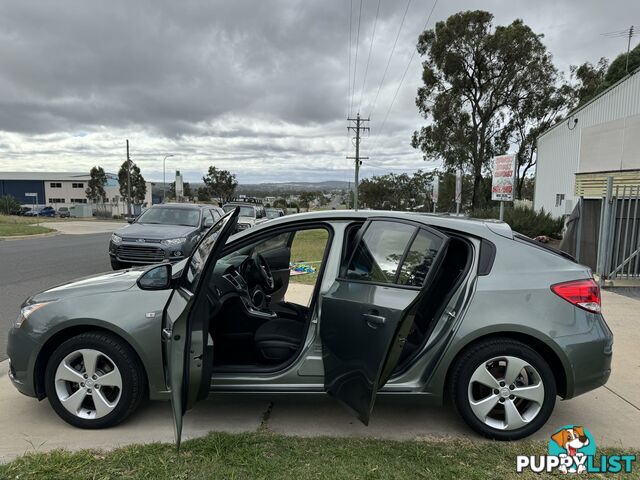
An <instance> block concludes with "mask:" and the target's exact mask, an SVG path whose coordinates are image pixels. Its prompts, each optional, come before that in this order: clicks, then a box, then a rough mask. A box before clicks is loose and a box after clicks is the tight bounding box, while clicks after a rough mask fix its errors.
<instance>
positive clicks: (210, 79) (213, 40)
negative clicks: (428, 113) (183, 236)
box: [0, 0, 640, 183]
mask: <svg viewBox="0 0 640 480" xmlns="http://www.w3.org/2000/svg"><path fill="white" fill-rule="evenodd" d="M351 4H352V5H353V13H352V16H351V20H352V28H351V37H352V42H351V51H350V43H349V19H350V5H351ZM377 6H378V0H363V2H362V15H361V17H360V31H359V36H358V17H359V11H360V0H322V1H319V0H318V1H309V0H306V1H304V0H300V1H290V0H289V1H270V0H256V1H248V0H247V1H244V0H233V1H232V0H227V1H211V0H206V1H204V0H203V1H180V2H175V1H174V2H169V1H166V2H161V1H153V2H151V1H136V2H131V1H124V0H123V1H114V0H110V1H108V2H97V1H87V0H77V1H67V0H56V1H53V0H52V1H49V2H39V1H28V2H25V1H22V2H12V1H4V2H2V3H0V171H15V170H37V171H48V170H55V171H87V170H88V169H89V168H90V167H91V166H93V165H101V166H103V167H104V168H105V170H107V171H111V172H117V169H118V167H119V165H120V164H121V163H122V162H123V161H124V159H125V139H126V138H128V139H129V140H130V143H131V158H132V159H133V160H134V161H135V162H137V163H138V164H139V166H140V167H141V169H142V172H143V175H144V176H145V177H146V178H147V179H148V180H161V179H162V158H163V156H164V155H165V154H166V153H171V154H175V157H172V158H169V159H167V171H168V172H173V170H175V169H180V170H181V171H182V172H183V174H184V176H185V179H186V180H187V181H199V180H200V178H201V177H202V174H203V172H204V171H205V170H206V168H207V166H208V165H211V164H213V165H216V166H218V167H221V168H225V169H228V170H231V171H232V172H234V173H236V174H237V176H238V178H239V180H240V181H241V182H242V183H253V182H263V181H305V180H312V179H313V180H330V179H332V180H350V179H351V178H352V170H353V168H352V162H351V161H349V160H346V159H345V156H346V155H352V154H353V152H352V148H351V144H350V141H349V139H348V137H347V131H346V120H345V118H346V116H347V113H348V110H349V105H350V104H351V105H352V107H351V114H355V113H356V112H357V111H358V109H359V111H360V112H361V113H362V114H363V115H365V116H368V115H371V136H370V138H367V139H364V140H363V145H362V150H363V151H362V154H363V155H369V156H370V157H371V158H370V160H368V161H365V162H364V165H363V170H362V172H363V175H364V176H371V175H374V174H383V173H386V172H389V171H393V172H402V171H414V170H416V169H418V168H425V169H431V168H433V166H434V165H433V164H430V163H426V162H424V161H423V160H422V158H421V156H420V154H419V152H417V151H416V150H414V149H412V148H411V146H410V145H409V143H410V137H411V133H412V132H413V130H415V129H416V128H418V127H419V126H420V125H421V124H423V120H422V119H421V118H420V117H419V115H418V113H417V109H416V107H415V104H414V99H415V95H416V89H417V87H418V85H419V82H420V59H419V57H418V55H415V57H414V58H413V62H412V63H411V64H410V66H409V70H408V71H407V75H406V78H405V80H404V83H402V85H401V88H400V89H399V90H398V85H399V82H400V80H401V78H402V75H403V72H404V71H405V68H406V67H407V64H408V63H409V59H410V57H411V54H412V51H413V50H414V49H415V43H416V40H417V37H418V34H419V33H420V31H421V30H422V28H423V26H424V24H425V22H426V20H427V17H428V14H429V11H430V10H431V9H432V7H433V0H411V2H410V4H409V8H408V13H407V15H406V18H405V21H404V24H403V26H402V29H401V30H400V35H399V39H398V43H397V47H396V49H395V52H394V55H393V56H392V57H391V63H390V67H389V70H388V73H387V75H386V78H385V80H384V82H382V77H383V72H384V70H385V66H386V65H387V61H388V59H389V57H390V53H391V50H392V46H393V43H394V40H395V38H396V35H397V34H398V31H399V27H400V24H401V21H402V18H403V14H404V11H405V8H406V6H407V0H381V2H380V11H379V15H378V19H377V22H375V17H376V9H377ZM466 9H484V10H488V11H490V12H492V13H493V14H494V15H495V23H496V24H506V23H510V22H511V21H513V20H514V19H516V18H522V19H523V20H524V21H525V23H527V24H528V25H530V26H531V27H532V28H533V30H534V31H535V32H537V33H542V34H544V36H545V38H544V42H545V43H546V45H547V47H548V48H549V50H550V51H551V53H552V54H553V57H554V60H555V63H556V65H557V66H558V68H560V69H561V70H563V71H565V72H568V68H569V65H571V64H577V63H581V62H583V61H586V60H588V61H592V62H595V61H597V60H598V58H600V57H601V56H606V57H609V58H611V57H613V56H615V55H616V54H618V53H620V52H621V51H623V50H625V49H626V39H622V38H616V39H610V38H606V37H603V36H602V35H601V34H602V33H606V32H611V31H617V30H621V29H624V28H627V27H628V26H629V24H632V23H635V24H636V25H639V24H640V2H638V1H629V0H624V1H623V0H609V1H601V0H571V1H568V0H538V1H531V0H527V1H520V0H508V1H507V0H505V1H495V0H494V1H490V0H487V1H483V2H474V1H470V0H466V1H444V0H440V3H438V4H436V6H435V9H434V12H433V16H432V18H431V21H430V22H429V24H428V28H430V27H433V25H434V22H435V21H438V20H443V19H446V18H447V17H448V16H449V15H451V14H452V13H455V12H457V11H459V10H466ZM374 24H375V35H373V30H374ZM372 35H373V48H372V49H371V56H370V59H369V51H370V46H371V41H372ZM356 38H358V40H359V41H358V43H357V63H356V62H355V59H356ZM636 40H637V37H636ZM636 43H637V42H636ZM350 58H351V67H349V65H350V63H349V59H350ZM367 63H369V67H368V70H367V68H366V65H367ZM365 70H366V71H367V75H366V78H365V75H364V74H365ZM354 71H355V89H353V88H350V82H349V74H350V73H351V82H354V80H353V75H354ZM351 87H353V83H352V84H351ZM363 87H364V88H363ZM378 89H380V93H379V95H378V98H377V101H376V102H375V104H374V99H375V98H376V94H377V92H378ZM351 90H353V91H354V93H353V94H352V95H350V91H351ZM396 91H398V95H397V98H396V100H395V102H394V103H393V105H392V108H391V109H390V110H389V107H390V105H391V102H392V99H393V97H394V95H395V93H396ZM387 112H389V114H388V118H387V121H386V123H384V126H382V123H383V120H384V118H385V116H386V115H387ZM381 127H382V128H381Z"/></svg>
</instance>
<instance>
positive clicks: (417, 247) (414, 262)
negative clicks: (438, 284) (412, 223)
mask: <svg viewBox="0 0 640 480" xmlns="http://www.w3.org/2000/svg"><path fill="white" fill-rule="evenodd" d="M441 246H442V240H441V239H440V238H438V237H436V236H435V235H433V234H431V233H429V232H427V231H426V230H420V231H419V232H418V235H416V238H415V239H414V240H413V243H412V244H411V247H409V251H408V252H407V256H406V257H405V260H404V262H403V263H402V267H401V268H400V276H399V278H398V283H399V284H400V285H410V286H413V287H421V286H422V285H423V284H424V280H425V278H427V274H428V273H429V270H430V269H431V265H432V264H433V260H434V259H435V257H436V254H437V253H438V250H440V247H441Z"/></svg>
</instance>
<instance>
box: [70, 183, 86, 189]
mask: <svg viewBox="0 0 640 480" xmlns="http://www.w3.org/2000/svg"><path fill="white" fill-rule="evenodd" d="M71 188H84V183H72V184H71Z"/></svg>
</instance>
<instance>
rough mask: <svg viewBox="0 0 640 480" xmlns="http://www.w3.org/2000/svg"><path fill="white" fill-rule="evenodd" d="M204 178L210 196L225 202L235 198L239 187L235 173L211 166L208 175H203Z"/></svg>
mask: <svg viewBox="0 0 640 480" xmlns="http://www.w3.org/2000/svg"><path fill="white" fill-rule="evenodd" d="M202 180H203V181H204V185H205V187H206V188H207V190H208V191H209V197H217V198H219V199H220V200H221V201H222V202H223V203H226V202H228V201H230V200H231V199H233V197H234V195H235V192H236V188H237V187H238V181H237V180H236V176H235V175H234V174H233V173H231V172H230V171H228V170H221V169H218V168H216V167H214V166H210V167H209V171H208V172H207V175H205V176H204V177H202Z"/></svg>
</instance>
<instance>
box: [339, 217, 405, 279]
mask: <svg viewBox="0 0 640 480" xmlns="http://www.w3.org/2000/svg"><path fill="white" fill-rule="evenodd" d="M415 230H416V227H414V226H412V225H407V224H405V223H398V222H386V221H377V222H373V223H372V224H371V225H370V226H369V227H368V228H367V231H366V232H365V233H364V235H363V237H362V240H360V243H359V244H358V246H357V247H356V252H355V253H354V255H353V257H352V259H351V261H350V262H349V267H348V268H347V274H346V277H347V278H348V279H352V280H364V281H369V282H378V283H394V281H395V277H396V273H397V272H398V267H399V265H400V262H401V261H402V257H403V254H404V252H405V250H406V249H407V245H408V244H409V242H410V241H411V237H412V236H413V234H414V232H415Z"/></svg>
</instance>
